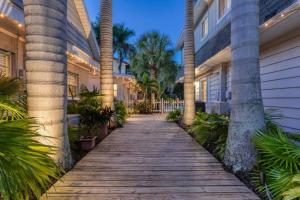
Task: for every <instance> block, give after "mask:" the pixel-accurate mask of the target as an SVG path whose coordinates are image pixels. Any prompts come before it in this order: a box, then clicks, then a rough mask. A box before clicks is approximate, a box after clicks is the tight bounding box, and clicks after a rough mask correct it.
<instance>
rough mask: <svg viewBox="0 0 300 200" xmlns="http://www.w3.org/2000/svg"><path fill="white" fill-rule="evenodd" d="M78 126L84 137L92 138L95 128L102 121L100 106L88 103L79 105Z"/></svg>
mask: <svg viewBox="0 0 300 200" xmlns="http://www.w3.org/2000/svg"><path fill="white" fill-rule="evenodd" d="M79 113H80V127H81V132H82V136H83V137H84V138H93V137H94V136H95V130H96V129H97V128H99V127H100V125H101V122H102V116H101V107H98V108H96V107H93V106H90V105H84V106H81V107H80V109H79Z"/></svg>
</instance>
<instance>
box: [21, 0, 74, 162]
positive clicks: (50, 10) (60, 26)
mask: <svg viewBox="0 0 300 200" xmlns="http://www.w3.org/2000/svg"><path fill="white" fill-rule="evenodd" d="M24 13H25V28H26V77H27V93H28V98H27V101H28V113H29V115H30V116H31V117H35V118H36V119H37V120H38V122H39V123H41V124H42V125H43V128H41V129H39V133H40V134H41V135H46V136H50V137H52V139H49V138H48V139H44V138H41V141H42V142H43V143H46V144H51V145H53V146H55V147H57V150H58V151H57V154H56V155H54V156H53V157H54V160H55V161H56V162H58V163H59V164H61V165H63V166H64V167H65V168H69V167H71V163H72V159H71V153H70V146H69V139H68V132H67V56H66V51H67V31H66V22H67V19H66V13H67V0H57V1H51V2H50V1H45V0H24Z"/></svg>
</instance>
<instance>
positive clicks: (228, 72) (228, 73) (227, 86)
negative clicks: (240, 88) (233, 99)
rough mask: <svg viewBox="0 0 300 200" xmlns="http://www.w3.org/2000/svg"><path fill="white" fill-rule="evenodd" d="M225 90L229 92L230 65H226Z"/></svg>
mask: <svg viewBox="0 0 300 200" xmlns="http://www.w3.org/2000/svg"><path fill="white" fill-rule="evenodd" d="M226 92H231V66H228V67H227V79H226Z"/></svg>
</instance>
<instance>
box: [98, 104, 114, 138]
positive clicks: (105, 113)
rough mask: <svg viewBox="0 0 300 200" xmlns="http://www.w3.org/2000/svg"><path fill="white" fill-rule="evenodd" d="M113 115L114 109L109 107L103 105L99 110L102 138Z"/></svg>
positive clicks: (106, 132) (106, 133) (105, 134)
mask: <svg viewBox="0 0 300 200" xmlns="http://www.w3.org/2000/svg"><path fill="white" fill-rule="evenodd" d="M113 115H114V111H112V110H111V108H109V107H105V108H103V109H101V111H100V136H101V138H104V137H106V136H107V135H108V124H109V122H110V120H111V118H112V117H113Z"/></svg>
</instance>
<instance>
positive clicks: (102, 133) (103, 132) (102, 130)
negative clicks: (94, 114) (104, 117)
mask: <svg viewBox="0 0 300 200" xmlns="http://www.w3.org/2000/svg"><path fill="white" fill-rule="evenodd" d="M107 135H108V125H107V124H103V125H101V126H100V137H101V138H105V137H106V136H107Z"/></svg>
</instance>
